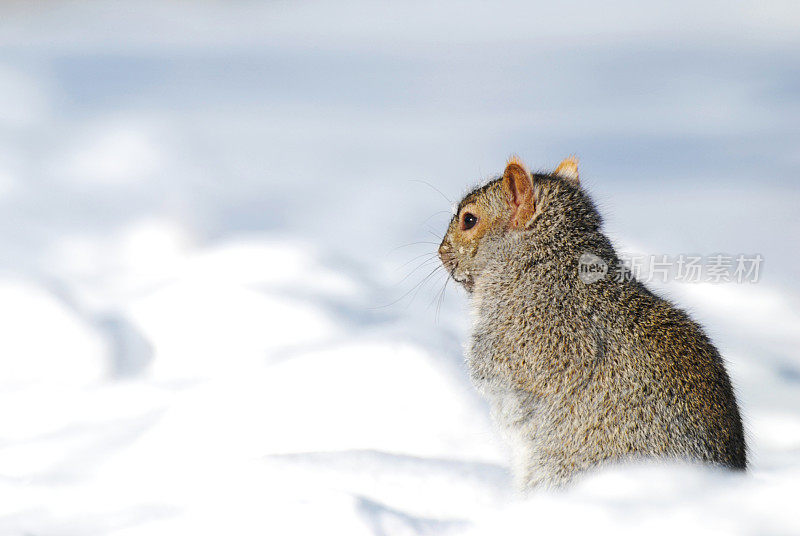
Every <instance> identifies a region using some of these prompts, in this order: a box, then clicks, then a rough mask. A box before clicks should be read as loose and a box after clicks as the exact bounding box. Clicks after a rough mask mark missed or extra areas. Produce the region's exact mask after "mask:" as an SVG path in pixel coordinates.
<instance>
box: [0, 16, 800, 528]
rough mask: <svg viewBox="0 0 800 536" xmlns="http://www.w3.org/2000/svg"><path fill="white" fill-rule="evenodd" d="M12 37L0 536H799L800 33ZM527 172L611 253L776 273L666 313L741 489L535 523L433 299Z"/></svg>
mask: <svg viewBox="0 0 800 536" xmlns="http://www.w3.org/2000/svg"><path fill="white" fill-rule="evenodd" d="M0 10H2V14H3V16H2V17H0V97H2V98H0V214H2V216H0V327H1V328H0V407H2V408H3V410H1V411H0V534H3V535H5V534H9V535H17V534H37V535H70V534H81V535H84V534H109V535H138V534H148V535H150V534H165V535H166V534H169V535H172V534H184V533H186V534H220V533H224V534H227V533H231V534H236V533H244V534H252V533H262V534H263V533H266V534H348V535H350V534H353V535H357V534H379V535H383V534H387V535H403V534H518V533H519V534H522V533H525V534H527V533H530V532H533V531H541V532H556V531H558V532H563V533H575V532H579V531H580V532H583V533H585V532H589V531H591V532H592V533H600V534H604V533H609V534H629V533H630V534H633V533H637V534H640V533H652V534H661V533H669V534H674V533H676V532H678V531H683V532H687V531H691V532H702V533H707V534H751V533H794V532H798V531H800V518H798V517H797V516H796V514H795V503H796V501H797V497H798V496H800V411H798V408H800V357H798V355H797V350H796V349H797V348H798V346H799V345H800V309H798V303H799V302H800V293H799V291H800V285H798V283H797V277H796V273H795V272H796V269H795V268H796V266H798V263H800V255H798V252H797V247H796V238H797V236H798V233H800V219H799V218H798V216H797V206H798V202H800V190H798V182H797V181H798V179H797V177H798V172H800V153H798V151H797V147H798V142H799V141H800V139H798V132H797V127H796V123H797V121H796V118H797V116H798V113H800V99H798V96H797V92H796V91H795V89H796V86H797V73H796V65H797V59H798V58H797V55H798V51H800V34H798V33H797V27H798V24H800V10H798V9H797V8H796V7H795V6H793V5H792V4H791V3H781V2H767V3H764V2H751V3H748V2H743V3H736V4H729V3H725V4H722V3H713V2H712V3H708V4H702V5H698V4H697V3H689V2H673V3H669V4H664V5H660V6H656V5H645V4H640V3H634V2H629V3H627V4H619V5H614V6H608V5H603V6H602V7H600V4H595V3H589V2H571V3H568V4H558V5H556V4H553V3H527V4H525V5H512V4H504V3H501V4H485V3H474V2H473V3H468V4H458V5H455V4H452V3H437V4H435V5H428V4H427V3H403V4H375V3H347V4H330V5H323V4H313V3H264V4H257V3H249V2H237V3H228V4H225V3H188V2H170V3H159V2H145V3H137V4H136V7H132V6H127V7H123V6H121V5H120V4H118V3H112V2H105V1H96V2H62V3H56V4H48V7H47V9H42V8H39V7H37V6H36V5H34V4H26V3H10V4H4V5H3V6H2V8H0ZM512 153H517V154H520V155H521V156H522V157H523V159H524V160H525V161H526V162H528V164H529V165H530V166H531V167H532V168H534V169H535V168H548V167H549V168H552V167H553V166H554V165H555V164H557V163H558V161H559V160H560V159H561V158H563V157H566V156H568V155H570V154H577V155H578V156H579V157H580V158H581V174H582V181H583V184H584V185H585V187H586V188H587V189H588V190H589V191H591V192H592V193H593V194H594V196H595V198H596V200H597V202H598V205H599V206H600V207H601V208H602V211H603V213H604V215H605V217H606V220H607V230H608V232H609V234H610V235H611V237H612V238H613V239H614V241H615V243H616V244H617V245H618V247H619V248H620V249H621V250H622V251H625V252H633V253H636V252H638V253H653V254H669V255H675V254H678V253H687V254H690V253H700V254H706V255H710V254H714V253H719V252H727V253H729V254H732V255H735V254H739V253H760V254H762V255H763V256H764V259H765V260H764V265H763V273H762V277H761V279H760V280H759V281H758V282H757V283H753V284H732V283H727V284H717V285H715V284H708V283H699V284H686V283H676V282H669V283H664V284H654V285H653V286H654V288H657V290H658V291H659V292H661V293H662V294H664V295H666V296H669V297H671V298H672V299H673V300H675V301H676V302H677V303H679V304H680V305H681V306H682V307H685V308H686V309H687V310H689V311H690V312H691V313H692V314H693V315H694V316H695V317H696V318H697V319H698V320H700V321H701V322H702V323H703V324H704V326H706V328H707V331H708V333H709V334H710V335H711V337H712V338H713V340H714V341H715V342H716V344H717V345H718V347H719V348H720V350H721V351H722V353H723V355H724V356H725V358H726V360H727V362H728V364H729V369H730V373H731V375H732V378H733V381H734V384H735V386H736V389H737V393H738V396H739V400H740V403H741V406H742V410H743V414H744V416H745V420H746V428H747V433H748V437H749V445H750V459H751V461H752V467H751V470H750V471H749V472H748V474H747V475H744V476H742V475H730V474H726V473H723V472H719V471H715V470H711V469H708V468H702V467H693V466H683V465H658V464H655V465H641V466H640V465H626V466H621V467H617V468H611V469H608V470H605V471H602V472H599V473H597V474H594V475H591V476H589V477H588V478H587V479H585V480H583V481H582V482H580V483H579V484H578V485H576V486H575V487H574V488H572V489H570V490H568V491H565V492H559V493H556V492H542V493H537V494H535V495H533V496H529V497H521V496H519V495H517V494H516V493H515V492H514V490H513V488H512V483H511V476H510V474H509V471H508V458H507V451H506V447H505V445H504V444H503V443H502V441H501V440H500V438H499V434H498V433H497V430H496V429H495V428H494V426H493V424H492V422H491V421H490V419H489V415H488V408H487V407H486V404H485V403H484V401H483V400H481V399H480V397H479V396H478V395H477V393H476V392H475V390H474V389H473V387H472V386H471V385H470V383H469V380H468V376H467V371H466V369H465V367H464V364H463V361H462V348H463V343H464V341H465V340H466V337H467V333H468V324H469V321H468V314H467V306H466V297H465V295H464V293H463V291H461V290H460V289H457V288H456V286H455V285H454V284H452V283H451V284H450V285H448V286H447V287H446V288H445V289H444V292H443V293H441V294H440V291H442V290H443V285H444V283H445V277H444V276H445V274H444V273H442V272H441V270H440V271H439V272H436V273H433V274H432V275H431V276H430V278H428V279H426V277H428V274H429V273H430V272H431V271H432V270H434V268H435V267H436V266H437V265H438V263H437V261H436V259H435V257H434V256H433V253H434V252H435V247H436V243H437V242H438V236H441V233H442V232H443V230H444V227H445V225H446V223H447V221H448V219H449V218H450V215H451V213H450V209H451V207H452V204H453V202H454V201H457V200H458V197H459V196H460V195H461V194H463V193H464V192H465V191H466V189H467V188H469V187H471V186H472V185H474V184H475V183H477V182H480V181H482V180H485V179H486V178H488V177H490V176H491V175H492V174H494V173H496V172H498V171H500V169H501V167H502V166H503V164H504V162H505V159H506V157H507V156H508V155H510V154H512ZM437 190H440V192H439V191H437ZM432 235H438V236H432Z"/></svg>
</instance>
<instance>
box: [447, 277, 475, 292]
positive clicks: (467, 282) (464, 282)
mask: <svg viewBox="0 0 800 536" xmlns="http://www.w3.org/2000/svg"><path fill="white" fill-rule="evenodd" d="M450 277H452V278H453V281H455V282H456V283H460V284H461V286H463V287H464V288H465V289H466V290H467V292H472V289H473V288H474V287H475V281H474V280H473V279H472V277H470V276H467V277H465V278H464V279H459V278H457V277H456V276H455V275H453V273H452V272H451V273H450Z"/></svg>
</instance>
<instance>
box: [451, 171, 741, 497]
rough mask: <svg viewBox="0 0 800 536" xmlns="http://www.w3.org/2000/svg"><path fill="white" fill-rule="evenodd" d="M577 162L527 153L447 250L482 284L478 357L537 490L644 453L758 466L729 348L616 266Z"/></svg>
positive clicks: (476, 200) (461, 215)
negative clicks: (728, 363) (540, 165)
mask: <svg viewBox="0 0 800 536" xmlns="http://www.w3.org/2000/svg"><path fill="white" fill-rule="evenodd" d="M601 226H602V218H601V217H600V214H599V212H598V211H597V209H596V207H595V205H594V203H593V202H592V200H591V198H590V197H589V196H588V194H586V192H585V191H584V190H583V189H582V188H581V187H580V183H579V179H578V171H577V161H576V160H575V159H567V160H565V161H564V162H562V164H561V165H560V166H559V168H558V169H557V170H556V172H554V173H551V174H530V173H529V172H528V171H527V170H526V169H525V167H524V166H523V165H522V163H521V162H519V161H518V160H516V159H513V160H512V161H511V162H509V164H508V166H507V168H506V170H505V173H504V174H503V176H502V177H501V178H498V179H496V180H494V181H491V182H489V183H488V184H486V185H485V186H483V187H481V188H478V189H476V190H475V191H473V192H471V193H470V194H468V195H467V196H465V197H464V199H463V200H462V201H461V203H460V204H459V206H458V209H457V212H456V214H455V215H454V217H453V220H452V221H451V223H450V227H449V229H448V232H447V235H446V236H445V238H444V240H443V241H442V244H441V246H440V248H439V255H440V257H441V259H442V262H443V263H444V265H445V267H446V268H447V269H448V271H449V272H450V274H451V276H452V277H453V279H455V280H456V281H458V282H460V283H461V284H462V285H463V286H464V287H465V288H466V289H467V291H468V292H469V294H470V301H471V309H472V319H473V328H472V335H471V338H470V342H469V345H468V350H467V363H468V366H469V369H470V373H471V375H472V379H473V381H474V383H475V385H476V386H477V387H478V389H479V390H480V391H481V392H482V393H483V394H484V395H485V396H486V397H488V399H489V401H490V403H491V406H492V410H493V413H494V417H495V419H496V420H497V421H498V423H499V424H500V426H501V428H502V429H503V430H504V432H505V433H506V435H507V436H508V438H509V440H510V441H511V445H512V451H513V453H514V473H515V477H516V479H517V481H518V484H519V485H520V486H521V487H523V488H531V487H536V486H545V485H561V484H564V483H567V482H569V481H571V480H572V479H573V478H574V477H575V476H576V475H578V474H579V473H580V472H582V471H585V470H589V469H592V468H595V467H597V466H599V465H602V464H604V463H609V462H618V461H622V460H625V459H636V458H653V457H657V458H666V459H685V460H695V461H701V462H707V463H711V464H716V465H720V466H725V467H729V468H734V469H744V468H745V466H746V449H745V440H744V433H743V429H742V423H741V418H740V416H739V410H738V407H737V404H736V399H735V397H734V394H733V389H732V386H731V383H730V380H729V378H728V375H727V372H726V370H725V366H724V363H723V361H722V358H721V356H720V355H719V353H718V351H717V350H716V348H715V347H714V345H713V344H712V343H711V341H710V340H709V339H708V337H707V336H706V335H705V333H704V332H703V330H702V328H701V327H700V326H699V325H698V324H697V323H695V322H694V321H693V320H692V319H691V318H690V317H689V316H688V315H687V314H686V313H685V312H683V311H682V310H680V309H678V308H676V307H675V306H673V305H672V304H671V303H670V302H668V301H667V300H664V299H663V298H660V297H659V296H656V295H655V294H653V293H652V292H651V291H649V290H648V289H647V288H646V287H645V286H644V285H643V284H641V283H640V282H639V281H637V280H636V279H635V278H633V277H631V276H630V274H623V277H612V274H611V273H610V272H606V273H600V274H597V276H596V277H591V278H587V277H580V272H579V270H580V269H581V261H582V260H583V259H586V258H587V256H588V258H590V259H594V260H595V261H598V263H599V264H598V266H601V267H602V266H605V267H617V266H621V263H620V262H619V258H618V256H617V254H616V252H615V250H614V248H613V246H612V244H611V242H610V241H609V240H608V238H607V237H606V236H605V235H604V234H603V233H602V230H601Z"/></svg>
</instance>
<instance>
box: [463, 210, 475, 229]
mask: <svg viewBox="0 0 800 536" xmlns="http://www.w3.org/2000/svg"><path fill="white" fill-rule="evenodd" d="M476 223H478V217H477V216H476V215H474V214H472V213H471V212H467V213H466V214H464V225H463V226H462V227H463V228H464V230H465V231H466V230H467V229H472V228H473V227H475V224H476Z"/></svg>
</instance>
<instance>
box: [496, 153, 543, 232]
mask: <svg viewBox="0 0 800 536" xmlns="http://www.w3.org/2000/svg"><path fill="white" fill-rule="evenodd" d="M503 192H504V193H505V194H506V200H507V201H508V206H509V207H511V226H512V227H517V228H522V227H525V225H526V224H527V223H528V221H529V220H530V219H531V217H532V216H533V212H534V208H535V202H534V198H533V184H532V183H531V177H530V174H529V173H528V170H527V169H525V165H524V164H523V163H522V161H521V160H520V159H519V158H517V157H516V156H512V157H511V158H510V159H509V161H508V165H506V170H505V172H503Z"/></svg>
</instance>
